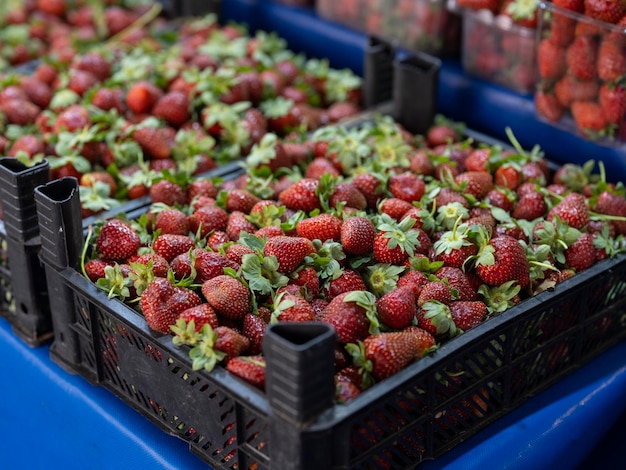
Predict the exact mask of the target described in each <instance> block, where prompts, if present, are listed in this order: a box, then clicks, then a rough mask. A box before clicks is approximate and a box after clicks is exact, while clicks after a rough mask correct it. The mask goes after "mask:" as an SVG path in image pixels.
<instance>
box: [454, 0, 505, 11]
mask: <svg viewBox="0 0 626 470" xmlns="http://www.w3.org/2000/svg"><path fill="white" fill-rule="evenodd" d="M457 5H458V6H459V7H462V8H469V9H471V10H483V9H484V10H489V11H491V12H492V13H496V12H497V11H498V9H499V7H500V1H499V0H457Z"/></svg>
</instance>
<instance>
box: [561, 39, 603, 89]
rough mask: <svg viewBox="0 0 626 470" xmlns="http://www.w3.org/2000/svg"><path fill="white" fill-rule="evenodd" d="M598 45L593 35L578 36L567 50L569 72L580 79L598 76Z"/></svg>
mask: <svg viewBox="0 0 626 470" xmlns="http://www.w3.org/2000/svg"><path fill="white" fill-rule="evenodd" d="M597 56H598V45H597V44H596V42H595V40H594V39H593V37H592V36H587V35H586V36H576V38H574V41H572V43H571V44H570V45H569V46H568V48H567V50H566V52H565V61H566V63H567V68H568V70H569V73H571V74H572V75H574V77H576V78H577V79H579V80H593V79H595V78H596V73H597V72H596V60H597Z"/></svg>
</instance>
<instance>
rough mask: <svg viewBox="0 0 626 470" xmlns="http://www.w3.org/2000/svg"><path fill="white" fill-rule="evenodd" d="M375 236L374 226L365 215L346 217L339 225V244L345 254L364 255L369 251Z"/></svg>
mask: <svg viewBox="0 0 626 470" xmlns="http://www.w3.org/2000/svg"><path fill="white" fill-rule="evenodd" d="M375 238H376V227H375V226H374V224H373V223H372V221H371V220H370V219H368V218H367V217H364V216H353V217H348V218H347V219H346V220H345V221H344V222H343V224H342V225H341V232H340V239H341V244H342V246H343V250H344V251H345V252H346V253H347V254H351V255H364V254H367V253H369V252H371V251H372V249H373V248H374V239H375Z"/></svg>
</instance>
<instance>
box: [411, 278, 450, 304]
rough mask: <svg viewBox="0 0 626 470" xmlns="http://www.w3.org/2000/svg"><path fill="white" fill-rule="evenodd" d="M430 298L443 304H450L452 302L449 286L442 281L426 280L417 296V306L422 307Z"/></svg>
mask: <svg viewBox="0 0 626 470" xmlns="http://www.w3.org/2000/svg"><path fill="white" fill-rule="evenodd" d="M432 300H436V301H437V302H440V303H442V304H445V305H448V304H450V302H452V292H451V290H450V286H449V285H448V284H446V283H444V282H442V281H428V282H427V283H426V284H424V285H423V286H422V290H421V291H420V295H419V296H418V298H417V306H418V307H423V306H424V304H425V303H426V302H429V301H432Z"/></svg>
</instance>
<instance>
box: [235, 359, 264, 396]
mask: <svg viewBox="0 0 626 470" xmlns="http://www.w3.org/2000/svg"><path fill="white" fill-rule="evenodd" d="M226 370H227V371H228V372H230V373H231V374H234V375H236V376H237V377H239V378H240V379H242V380H244V381H245V382H248V383H249V384H250V385H252V386H254V387H256V388H259V389H261V390H265V357H264V356H260V355H256V356H239V357H234V358H232V359H231V360H230V361H228V363H226Z"/></svg>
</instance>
